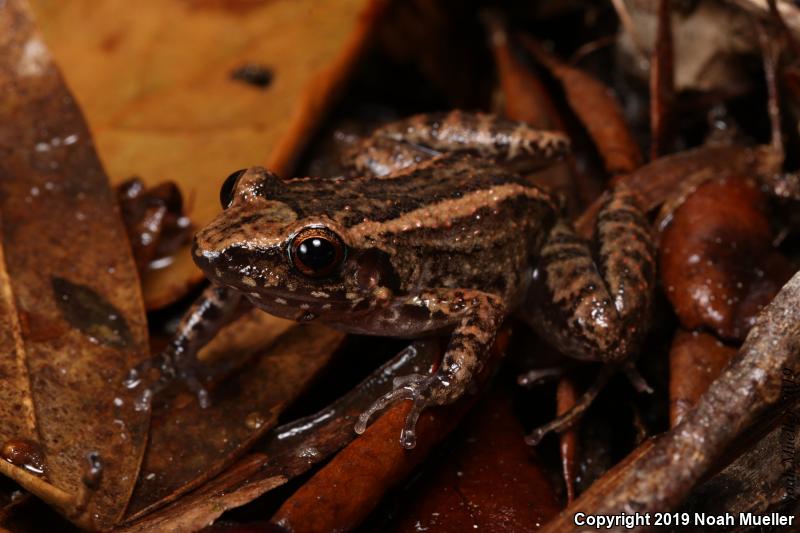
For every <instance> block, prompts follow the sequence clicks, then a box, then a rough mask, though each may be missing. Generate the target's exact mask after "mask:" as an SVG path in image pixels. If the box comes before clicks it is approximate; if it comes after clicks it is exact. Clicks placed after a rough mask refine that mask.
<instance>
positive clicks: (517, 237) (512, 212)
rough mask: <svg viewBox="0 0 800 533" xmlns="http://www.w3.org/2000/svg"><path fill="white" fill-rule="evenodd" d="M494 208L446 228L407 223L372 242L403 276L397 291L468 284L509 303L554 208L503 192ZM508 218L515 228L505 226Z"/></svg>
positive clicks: (515, 300) (551, 221)
mask: <svg viewBox="0 0 800 533" xmlns="http://www.w3.org/2000/svg"><path fill="white" fill-rule="evenodd" d="M496 211H497V213H496V214H494V213H493V212H492V209H490V208H483V209H481V210H479V211H477V212H476V214H477V215H480V219H477V218H476V217H474V216H473V217H470V218H467V219H463V220H461V221H460V222H459V224H457V225H455V224H454V225H453V227H451V228H443V227H440V228H425V227H423V228H415V229H411V230H409V231H405V232H403V233H402V234H400V235H392V236H391V242H376V246H378V247H386V248H387V249H390V250H391V253H390V257H391V262H392V266H393V268H394V269H395V270H396V272H397V274H398V277H399V278H400V279H401V280H404V283H403V285H402V286H401V290H403V291H407V292H413V291H414V290H417V289H422V288H431V287H451V288H467V289H469V288H472V289H478V290H481V291H485V292H489V293H492V294H497V295H500V296H502V297H503V299H504V301H505V302H506V303H507V304H509V305H515V304H516V303H518V300H519V299H521V298H523V297H524V294H522V291H521V290H520V287H521V286H522V285H523V284H524V283H526V280H525V279H524V276H525V275H526V274H527V270H528V267H529V266H530V265H531V264H532V263H533V261H534V260H535V258H536V257H537V256H538V253H539V249H540V248H541V246H542V244H543V240H544V235H546V234H547V229H549V228H550V227H551V226H552V225H553V224H554V223H555V215H556V213H555V212H553V211H552V210H551V209H549V206H545V205H544V204H543V203H538V204H537V203H536V201H534V200H532V199H531V198H527V197H515V198H509V199H507V200H505V201H503V202H501V203H500V204H498V205H497V206H496ZM526 221H527V223H525V222H526ZM512 223H517V224H519V228H518V229H516V230H513V231H509V227H508V225H509V224H512ZM476 230H477V231H479V233H478V234H475V233H474V232H475V231H476ZM456 236H458V237H459V239H458V240H456Z"/></svg>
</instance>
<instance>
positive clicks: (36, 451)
mask: <svg viewBox="0 0 800 533" xmlns="http://www.w3.org/2000/svg"><path fill="white" fill-rule="evenodd" d="M0 456H1V457H2V458H3V459H5V460H6V461H8V462H9V463H11V464H12V465H14V466H18V467H20V468H24V469H25V470H27V471H28V472H30V473H32V474H35V475H37V476H42V475H44V470H45V468H44V457H43V456H42V451H41V448H40V447H39V445H38V444H36V443H35V442H32V441H30V440H28V439H9V440H7V441H6V442H5V444H3V448H2V450H0Z"/></svg>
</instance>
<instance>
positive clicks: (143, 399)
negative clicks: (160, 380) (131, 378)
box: [133, 389, 153, 412]
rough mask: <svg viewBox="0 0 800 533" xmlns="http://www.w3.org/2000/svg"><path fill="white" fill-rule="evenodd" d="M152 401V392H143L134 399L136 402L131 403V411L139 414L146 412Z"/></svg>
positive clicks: (146, 390) (147, 390)
mask: <svg viewBox="0 0 800 533" xmlns="http://www.w3.org/2000/svg"><path fill="white" fill-rule="evenodd" d="M152 399H153V391H152V390H150V389H145V390H143V391H142V393H141V394H140V395H139V397H138V398H136V401H135V402H133V409H134V410H135V411H139V412H142V411H147V410H148V409H150V402H151V401H152Z"/></svg>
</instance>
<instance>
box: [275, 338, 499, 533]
mask: <svg viewBox="0 0 800 533" xmlns="http://www.w3.org/2000/svg"><path fill="white" fill-rule="evenodd" d="M507 343H508V332H507V331H504V332H502V333H501V334H500V335H498V339H497V341H496V342H495V345H494V347H493V349H492V350H493V356H492V357H493V360H492V361H491V362H488V363H487V364H486V365H485V367H484V369H483V371H482V372H481V374H480V376H479V378H478V379H480V380H481V382H485V379H486V377H487V376H488V374H489V373H490V371H491V369H492V367H493V366H494V365H493V364H492V363H496V362H497V359H498V358H499V356H500V354H502V353H503V352H504V351H505V348H506V346H507ZM474 402H475V396H474V395H467V396H465V397H463V398H461V399H459V400H458V401H456V402H455V403H453V404H450V405H445V406H441V407H435V408H431V409H427V410H425V411H424V412H423V413H422V415H421V416H420V418H419V421H418V422H417V426H416V432H417V444H416V446H415V447H414V448H413V449H412V450H406V449H404V448H403V447H401V446H400V442H399V436H400V428H402V427H403V424H404V422H405V419H406V416H407V414H408V412H409V409H410V408H411V403H410V402H407V401H404V402H402V403H398V404H394V405H392V406H391V407H390V408H389V409H388V410H387V411H386V412H384V413H383V414H382V415H381V416H380V418H378V419H377V420H376V421H375V422H374V423H373V424H372V425H371V426H369V427H368V428H367V431H366V432H365V433H364V434H363V435H362V436H361V437H360V438H358V439H356V440H354V441H353V442H351V443H350V444H349V445H348V446H347V447H346V448H345V449H344V450H342V451H341V452H340V453H339V454H337V455H336V457H334V458H333V460H332V461H331V462H330V463H328V464H327V465H325V466H324V467H323V468H322V469H321V470H320V471H319V472H317V473H316V474H315V475H314V477H312V478H311V479H310V480H309V481H307V482H306V483H305V484H304V485H303V486H302V487H300V489H299V490H298V491H297V492H295V493H294V494H293V495H292V496H291V497H290V498H289V499H288V500H286V501H285V502H284V503H283V505H282V506H281V507H280V509H278V511H277V512H276V513H275V514H274V515H273V517H272V519H271V522H272V523H274V524H277V525H279V526H282V527H284V528H287V529H288V530H290V531H293V532H294V533H313V532H316V531H349V530H351V529H353V528H354V527H356V526H357V525H358V524H360V523H361V522H362V521H363V520H364V519H365V518H366V517H367V515H369V513H370V512H371V511H372V510H373V509H374V508H375V506H376V505H377V504H378V502H379V501H380V500H381V498H382V497H383V494H385V492H386V491H387V490H389V489H390V488H391V487H393V486H394V485H396V484H397V483H399V482H400V481H402V480H403V479H405V478H406V477H407V476H408V475H409V474H410V473H411V472H412V471H413V469H414V468H416V467H417V466H418V465H419V464H420V463H421V462H422V461H423V460H424V459H425V458H426V457H427V456H428V454H429V453H430V451H431V450H432V449H433V448H434V447H435V446H436V445H437V444H439V443H440V442H441V441H442V440H443V439H444V438H445V436H447V435H448V434H449V433H450V432H451V431H452V430H453V429H454V428H455V427H456V425H457V424H458V422H460V420H461V419H462V418H463V416H464V415H465V414H466V412H467V410H468V409H469V408H470V407H471V406H472V405H473V404H474ZM341 487H347V491H342V490H340V488H341Z"/></svg>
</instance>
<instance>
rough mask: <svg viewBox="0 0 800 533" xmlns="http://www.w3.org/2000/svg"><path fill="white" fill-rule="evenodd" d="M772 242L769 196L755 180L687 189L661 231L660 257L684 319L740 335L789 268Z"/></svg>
mask: <svg viewBox="0 0 800 533" xmlns="http://www.w3.org/2000/svg"><path fill="white" fill-rule="evenodd" d="M771 242H772V232H771V229H770V224H769V219H768V218H767V204H766V198H765V197H764V194H763V193H762V192H761V190H760V189H759V187H758V184H757V183H756V182H755V181H754V180H751V179H744V178H728V179H720V180H716V179H715V180H710V181H707V182H705V183H703V184H702V185H700V186H699V187H698V188H697V189H696V190H695V192H694V193H693V194H691V195H689V196H688V197H687V198H686V200H685V201H684V202H683V204H682V205H681V206H680V207H679V208H678V209H677V210H676V211H675V212H674V213H673V214H672V220H671V222H670V223H669V225H668V226H667V227H666V229H664V231H663V233H662V237H661V246H660V259H659V263H660V264H659V267H660V268H659V271H660V273H661V281H662V284H663V285H664V287H665V288H666V294H667V298H668V299H669V301H670V302H671V303H672V306H673V307H674V309H675V312H676V313H677V315H678V317H679V318H680V320H681V324H683V326H684V327H685V328H687V329H690V330H691V329H698V328H701V327H706V328H710V329H712V330H713V331H715V332H716V333H717V335H718V336H720V337H721V338H729V339H741V338H743V337H744V335H745V334H746V333H747V331H748V330H749V329H750V327H751V326H752V324H753V321H754V320H755V316H756V314H757V313H758V312H759V311H760V310H761V308H762V307H763V306H764V305H766V304H767V303H769V301H770V300H771V299H772V297H773V296H774V295H775V294H776V293H777V292H778V290H779V289H780V287H781V286H782V285H783V283H785V282H786V280H787V279H788V278H789V276H791V274H792V267H791V265H790V264H789V263H788V261H787V260H786V259H785V258H784V257H783V256H782V255H780V254H779V253H778V252H777V251H776V250H774V249H773V247H772V245H771Z"/></svg>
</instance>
